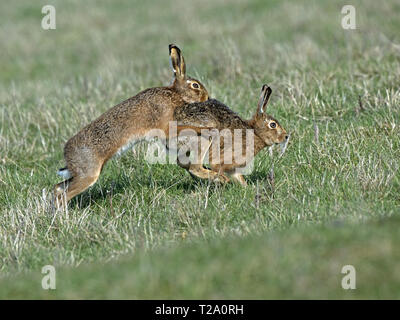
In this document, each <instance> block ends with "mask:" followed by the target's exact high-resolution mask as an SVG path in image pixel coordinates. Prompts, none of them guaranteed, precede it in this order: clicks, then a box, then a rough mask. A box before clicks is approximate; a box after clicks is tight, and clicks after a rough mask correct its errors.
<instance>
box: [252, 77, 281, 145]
mask: <svg viewBox="0 0 400 320" xmlns="http://www.w3.org/2000/svg"><path fill="white" fill-rule="evenodd" d="M271 93H272V90H271V88H270V87H268V86H267V85H265V84H264V85H263V86H262V89H261V96H260V100H259V101H258V105H257V112H256V114H255V115H254V116H253V118H252V119H251V122H252V127H253V128H254V133H255V134H256V135H258V136H259V137H260V138H261V139H262V140H263V141H264V142H265V144H266V145H267V146H271V145H273V144H279V143H284V142H286V140H287V139H288V138H289V136H288V134H287V132H286V130H285V129H284V128H283V127H282V126H281V125H280V124H279V122H278V121H277V120H275V119H274V118H273V117H271V116H270V115H268V114H267V113H266V112H265V109H266V106H267V103H268V100H269V97H270V95H271Z"/></svg>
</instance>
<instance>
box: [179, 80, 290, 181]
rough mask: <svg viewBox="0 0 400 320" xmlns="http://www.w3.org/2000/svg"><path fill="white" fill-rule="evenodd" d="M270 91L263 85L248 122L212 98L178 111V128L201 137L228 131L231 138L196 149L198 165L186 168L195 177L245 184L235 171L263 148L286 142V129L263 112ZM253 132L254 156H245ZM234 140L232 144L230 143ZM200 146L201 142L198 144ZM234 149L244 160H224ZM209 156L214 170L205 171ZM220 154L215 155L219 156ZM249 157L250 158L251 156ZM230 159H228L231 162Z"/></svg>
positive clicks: (190, 165)
mask: <svg viewBox="0 0 400 320" xmlns="http://www.w3.org/2000/svg"><path fill="white" fill-rule="evenodd" d="M271 92H272V91H271V89H270V88H269V87H267V86H266V85H264V86H263V88H262V92H261V97H260V100H259V103H258V106H257V112H256V113H255V114H254V116H253V117H252V118H251V119H249V120H244V119H242V118H241V117H240V116H239V115H238V114H237V113H236V112H234V111H232V110H231V109H229V108H228V107H227V106H226V105H224V104H223V103H221V102H219V101H218V100H215V99H210V100H208V101H205V102H201V103H192V104H185V105H184V106H182V107H180V108H179V109H176V110H175V112H174V119H175V120H176V121H177V124H178V126H181V127H183V126H186V127H187V128H188V129H191V130H194V131H195V132H197V133H198V134H202V133H203V132H204V129H217V130H219V131H220V132H221V131H225V132H226V131H227V132H228V133H230V135H228V136H227V138H225V136H223V137H220V138H219V139H218V140H217V141H215V142H211V143H210V146H209V148H208V149H207V148H205V149H204V148H201V149H202V150H197V155H198V158H197V159H195V160H196V161H195V163H189V164H187V165H186V168H187V169H188V170H189V172H191V173H192V174H193V175H196V176H198V177H200V178H209V179H212V180H223V181H229V178H228V177H226V176H225V173H228V174H229V175H231V177H232V178H233V179H234V180H236V181H238V182H240V183H241V184H243V185H245V184H246V181H245V180H244V178H243V176H242V174H240V173H239V172H237V171H236V169H238V168H241V167H243V166H245V165H246V163H248V161H250V160H252V158H253V157H254V156H255V155H256V154H257V153H258V152H259V151H260V150H262V149H263V148H265V147H267V146H271V145H273V144H278V143H284V142H285V141H287V139H288V135H287V133H286V130H285V129H284V128H283V127H282V126H281V125H280V124H279V122H278V121H277V120H275V119H274V118H273V117H271V116H270V115H268V114H266V113H265V112H264V109H265V106H266V104H267V102H268V99H269V96H270V94H271ZM238 129H240V131H238V132H239V136H235V131H236V130H238ZM248 130H251V131H252V132H253V133H254V136H253V141H251V142H252V144H253V150H252V154H250V155H248V154H246V150H247V149H246V145H247V142H248V141H247V140H246V139H247V138H246V134H247V133H246V132H247V131H248ZM230 137H232V140H233V141H228V140H225V139H228V138H230ZM199 139H206V140H207V139H208V137H205V138H204V137H203V136H202V137H200V138H199ZM196 143H197V145H199V144H201V143H199V140H197V141H196ZM216 143H217V144H219V148H213V144H216ZM235 150H238V153H241V154H242V156H241V157H237V158H236V157H235V158H230V160H231V161H225V160H226V159H225V158H224V155H225V152H230V154H231V155H233V154H235ZM206 152H208V153H209V159H210V161H209V165H210V167H211V170H209V169H206V168H204V166H203V159H204V158H205V156H206V155H205V153H206ZM218 152H219V154H216V153H218ZM249 156H250V157H249ZM228 160H229V159H228Z"/></svg>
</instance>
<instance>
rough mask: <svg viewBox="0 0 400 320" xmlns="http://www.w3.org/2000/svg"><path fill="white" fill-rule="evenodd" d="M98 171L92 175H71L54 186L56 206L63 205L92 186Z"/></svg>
mask: <svg viewBox="0 0 400 320" xmlns="http://www.w3.org/2000/svg"><path fill="white" fill-rule="evenodd" d="M99 175H100V172H99V173H98V174H97V175H94V176H85V177H80V176H77V177H72V178H71V179H69V180H65V181H63V182H61V183H59V184H56V185H55V187H54V196H55V199H54V200H55V205H56V207H57V208H62V207H64V206H65V205H66V204H67V203H68V201H69V200H71V199H72V198H73V197H75V196H77V195H78V194H80V193H82V192H83V191H85V190H86V189H88V188H89V187H90V186H92V185H93V184H94V183H95V182H96V181H97V179H98V178H99Z"/></svg>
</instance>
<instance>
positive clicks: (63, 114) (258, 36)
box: [0, 0, 400, 298]
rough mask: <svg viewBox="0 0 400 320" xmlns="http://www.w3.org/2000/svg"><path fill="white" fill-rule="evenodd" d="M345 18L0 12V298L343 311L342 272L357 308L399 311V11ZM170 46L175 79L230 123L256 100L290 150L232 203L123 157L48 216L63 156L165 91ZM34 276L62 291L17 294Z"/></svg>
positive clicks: (309, 5)
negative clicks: (191, 82) (183, 78)
mask: <svg viewBox="0 0 400 320" xmlns="http://www.w3.org/2000/svg"><path fill="white" fill-rule="evenodd" d="M45 4H53V5H54V6H55V7H56V10H57V29H56V30H53V31H44V30H42V29H41V26H40V22H41V18H42V14H41V7H42V6H43V5H45ZM344 4H348V3H342V2H341V1H285V2H282V1H269V2H268V3H267V2H266V1H262V0H260V1H230V2H229V3H227V2H223V1H202V2H201V3H192V4H191V3H189V2H187V1H183V0H182V1H181V0H179V1H174V2H168V1H157V2H155V1H153V2H148V3H142V2H137V4H135V3H134V2H132V1H118V2H115V1H113V2H110V1H96V2H95V1H85V2H84V3H83V2H79V1H68V2H66V1H47V2H46V3H43V2H42V1H18V2H14V3H12V5H9V4H7V5H6V4H5V3H4V4H0V12H1V13H0V17H1V21H2V22H1V27H0V41H1V43H2V50H1V51H0V70H1V71H0V272H1V274H2V277H1V278H2V279H1V280H0V297H2V298H13V297H20V298H21V297H22V298H30V297H51V296H52V295H53V294H54V295H55V296H57V297H62V298H64V297H69V298H74V297H85V298H92V297H109V298H116V297H119V298H123V297H140V298H143V297H146V298H149V297H153V296H154V297H168V298H174V297H180V298H185V297H187V298H200V297H202V298H214V297H218V298H225V297H226V298H239V297H254V298H255V297H260V298H268V297H275V298H285V297H298V298H302V297H305V298H307V297H317V298H318V297H345V298H346V297H349V298H350V297H352V296H351V294H349V293H348V292H344V293H343V291H341V290H342V289H340V292H339V291H338V290H339V289H338V288H340V277H341V276H342V275H341V274H340V267H339V265H342V264H343V265H344V264H353V263H351V262H348V260H349V259H342V258H343V255H344V256H345V257H353V256H354V257H355V258H354V261H355V262H354V266H355V267H356V269H357V270H363V269H364V270H365V269H366V270H368V272H367V276H365V280H363V279H364V278H363V276H361V275H360V277H359V280H358V289H357V290H355V293H354V295H355V296H356V297H362V298H368V297H398V290H399V288H400V282H399V276H398V274H396V273H395V268H396V266H398V263H399V256H398V254H395V253H394V248H393V247H394V246H395V243H396V242H398V241H399V233H398V231H397V230H398V228H396V226H398V224H399V222H398V220H396V219H394V218H393V217H392V216H397V215H398V213H399V211H400V209H399V208H400V195H399V194H400V177H399V166H400V161H399V159H400V151H399V144H400V134H399V133H400V129H399V123H400V122H399V120H400V109H399V104H400V91H399V74H400V20H399V19H398V12H400V5H399V4H398V2H397V1H394V0H393V1H385V2H384V3H376V2H374V1H372V0H366V1H353V3H352V4H353V5H354V6H355V8H356V12H357V29H356V30H344V29H342V27H341V17H342V15H341V13H340V10H341V8H342V6H343V5H344ZM171 42H174V43H176V44H178V45H179V46H180V47H181V48H182V49H183V53H184V56H185V58H186V62H187V66H188V73H189V74H190V75H192V76H195V77H197V78H199V79H200V80H201V81H202V82H203V83H204V84H205V85H206V87H207V88H208V89H209V92H210V93H211V95H212V96H213V97H215V98H218V99H219V100H221V101H223V102H224V103H227V104H228V105H229V106H231V108H232V109H234V110H236V111H238V112H239V113H240V114H241V115H243V116H244V117H249V116H250V115H251V114H252V113H253V111H254V110H255V108H256V102H257V97H258V94H259V89H260V87H261V85H262V84H263V83H268V84H269V85H270V86H271V87H272V88H273V90H274V92H273V96H272V98H271V102H270V106H269V108H270V109H269V112H270V113H271V114H272V115H274V117H275V118H277V119H278V120H279V121H280V122H281V123H282V124H283V126H284V127H285V128H286V129H287V130H288V131H290V132H291V143H290V145H289V146H288V149H287V152H286V153H285V156H284V157H282V158H280V159H278V158H277V157H276V156H274V157H272V158H271V157H270V156H269V155H268V153H267V152H262V153H261V154H259V155H258V156H257V158H256V163H255V170H254V172H253V173H252V174H251V175H250V176H248V177H247V181H248V182H249V186H248V187H247V188H242V187H240V186H238V185H227V186H218V185H213V184H209V183H207V182H202V181H195V180H192V179H191V177H190V176H189V175H188V174H187V173H186V172H184V171H183V170H182V169H180V168H178V167H176V166H173V165H161V164H160V165H150V164H148V163H147V162H146V161H145V160H144V156H143V153H142V152H140V150H137V151H136V152H133V153H132V152H130V153H128V154H125V155H124V156H123V157H121V158H117V159H113V160H112V161H110V162H109V163H108V164H107V166H106V168H105V170H104V172H103V174H102V176H101V178H100V179H99V181H98V183H97V184H96V185H94V186H93V187H92V188H91V189H90V190H88V191H87V192H85V193H84V194H83V195H82V196H80V197H78V198H77V199H76V200H74V201H72V203H71V205H70V207H69V209H68V211H66V212H63V213H59V214H57V215H55V216H54V215H52V214H51V213H50V212H49V211H48V210H47V203H46V199H47V193H48V192H49V191H50V190H51V187H52V185H53V184H55V183H56V182H58V181H60V180H59V179H58V178H57V176H56V175H55V172H56V170H57V169H58V168H60V167H62V166H63V165H64V162H63V156H62V151H63V145H64V143H65V141H66V140H67V139H68V138H69V137H70V136H72V135H73V134H75V133H76V132H77V131H78V130H79V129H80V128H81V127H83V126H84V125H85V124H87V123H88V122H90V121H91V120H93V119H94V118H95V117H97V116H98V115H100V114H101V113H102V112H104V111H105V110H107V109H108V108H110V107H112V106H113V105H115V104H117V103H119V102H120V101H122V100H124V99H126V98H127V97H130V96H133V95H134V94H136V93H137V92H139V91H140V90H143V89H145V88H147V87H151V86H160V85H165V84H168V83H169V81H170V79H171V71H170V69H169V65H168V44H169V43H171ZM360 101H361V103H360ZM360 104H361V106H360ZM272 165H273V166H274V172H275V183H274V187H273V188H272V186H271V184H270V181H269V180H268V178H267V177H268V172H269V170H270V168H271V167H272ZM377 221H383V222H382V223H381V222H377ZM385 221H386V222H385ZM332 224H334V225H340V226H342V227H328V226H332ZM365 224H366V225H365ZM392 224H393V225H392ZM342 228H343V229H342ZM342 235H343V237H342ZM319 239H321V241H322V244H320V242H319ZM343 239H345V240H343ZM297 243H298V244H299V245H297ZM364 244H365V246H364ZM320 245H321V251H319V249H318V248H320V247H319V246H320ZM286 247H287V248H288V249H287V250H279V248H286ZM277 248H278V249H277ZM366 248H371V250H368V251H367V249H366ZM197 253H198V255H197ZM297 257H298V258H299V261H304V264H305V266H303V268H297V267H296V264H294V263H293V262H294V261H297V259H296V258H297ZM186 259H187V260H188V261H189V262H190V263H189V267H188V268H183V265H182V264H184V261H186ZM350 260H351V259H350ZM153 261H154V263H153ZM175 261H178V262H179V261H181V262H182V263H178V262H175ZM210 261H211V262H212V263H210ZM103 262H109V263H110V264H107V265H106V266H104V267H103V266H102V263H103ZM242 263H244V264H245V266H244V268H243V270H244V271H243V272H240V270H242V269H241V268H240V266H241V264H242ZM314 263H315V265H314ZM48 264H52V265H55V266H56V268H57V269H60V270H66V271H65V272H66V278H62V277H61V278H60V281H59V283H58V285H57V290H56V292H55V293H51V294H49V293H48V292H47V293H46V292H44V291H37V290H36V289H35V290H32V288H37V287H38V286H40V281H36V280H35V281H33V280H29V279H37V278H38V277H37V273H39V274H40V270H41V268H42V267H43V266H44V265H48ZM82 264H83V265H84V266H82V267H79V268H78V269H75V267H76V266H79V265H82ZM149 265H151V266H152V267H151V268H149ZM319 265H321V269H319V267H318V266H319ZM261 266H265V268H261ZM259 267H260V268H259ZM397 268H398V267H397ZM120 269H121V277H119V276H114V274H116V273H117V274H118V272H119V271H118V270H120ZM91 270H93V271H91ZM175 270H181V272H179V273H178V272H176V273H175ZM255 270H256V271H255ZM275 270H282V273H280V274H279V275H277V274H276V271H275ZM318 270H319V273H318V272H317V277H316V278H315V280H312V279H314V278H312V276H311V275H312V274H314V273H315V272H316V271H318ZM328 271H329V276H331V277H335V278H334V280H332V279H333V278H329V280H327V282H326V286H325V285H324V283H323V280H321V281H319V280H318V279H324V277H325V276H327V272H328ZM25 273H28V275H24V274H25ZM177 274H182V277H177V278H176V280H177V281H176V282H172V281H171V280H170V278H169V277H170V276H171V275H177ZM201 274H204V279H203V278H201V279H203V280H204V281H199V275H201ZM302 274H304V277H303V278H302V276H301V275H302ZM332 274H333V275H332ZM361 274H362V273H361ZM381 274H388V275H390V276H388V278H387V279H386V278H385V279H384V280H382V277H380V278H379V281H378V280H377V277H378V276H377V275H381ZM30 275H36V276H32V277H33V278H32V277H31V276H30ZM68 279H70V280H68ZM302 279H305V280H304V281H303V280H302ZM310 279H311V280H310ZM338 279H339V280H338ZM39 280H40V279H39ZM63 281H66V282H63ZM68 281H69V282H68ZM149 281H150V284H151V285H150V286H149V288H148V289H146V285H145V283H148V282H149ZM317 281H319V282H318V283H317ZM337 281H338V282H337ZM363 281H364V284H363ZM67 282H68V283H67ZM123 282H126V283H127V284H126V286H122V285H119V284H121V283H123ZM255 282H257V283H259V286H256V287H255V289H254V291H253V290H251V288H252V287H253V284H254V283H255ZM264 282H266V283H273V284H271V285H263V283H264ZM367 282H368V284H367ZM234 283H237V284H234ZM130 284H132V286H131V285H130ZM134 284H135V288H141V289H142V290H137V289H132V288H133V285H134ZM250 287H251V288H250ZM316 287H318V290H315V294H314V293H313V292H314V291H313V288H316ZM91 288H96V290H93V289H91ZM97 288H98V290H97ZM101 288H102V289H101ZM118 288H121V289H120V290H119V289H118ZM40 290H41V289H40ZM99 290H100V291H101V292H102V293H99V292H98V291H99ZM318 293H321V294H320V295H319V294H318ZM396 295H397V296H396Z"/></svg>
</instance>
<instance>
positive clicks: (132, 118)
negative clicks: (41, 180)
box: [64, 87, 183, 159]
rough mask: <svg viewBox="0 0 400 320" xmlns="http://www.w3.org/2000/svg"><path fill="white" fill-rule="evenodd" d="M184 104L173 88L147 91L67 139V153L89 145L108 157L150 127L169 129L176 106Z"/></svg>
mask: <svg viewBox="0 0 400 320" xmlns="http://www.w3.org/2000/svg"><path fill="white" fill-rule="evenodd" d="M182 104H183V101H182V100H181V98H180V96H179V94H178V93H177V92H176V91H175V90H174V89H173V88H170V87H160V88H150V89H147V90H144V91H142V92H140V93H139V94H137V95H136V96H134V97H132V98H129V99H127V100H125V101H123V102H121V103H120V104H118V105H116V106H115V107H113V108H111V109H110V110H108V111H107V112H105V113H103V114H102V115H101V116H100V117H98V118H97V119H96V120H94V121H93V122H91V123H90V124H88V125H87V126H86V127H84V128H83V129H82V130H81V131H79V132H78V133H77V134H76V135H75V136H73V137H72V138H71V139H70V140H69V141H68V142H67V144H66V145H65V149H64V153H66V152H67V151H68V150H69V149H80V148H82V147H86V148H89V149H91V150H92V151H93V152H94V153H95V154H96V155H97V156H99V157H100V158H107V159H108V158H110V157H111V156H112V155H114V154H115V153H116V152H118V151H119V150H121V151H122V150H124V149H126V148H127V147H129V144H132V143H136V142H137V141H138V140H141V139H142V137H144V136H145V135H146V133H147V132H148V131H149V130H150V129H154V128H159V129H161V130H166V129H167V128H168V119H170V120H172V116H173V109H174V108H175V107H177V106H179V105H182ZM126 145H128V146H127V147H126V148H124V146H126Z"/></svg>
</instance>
